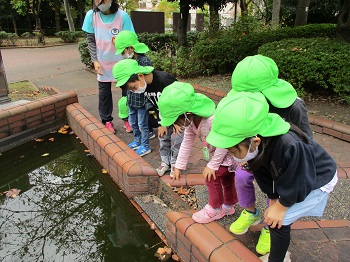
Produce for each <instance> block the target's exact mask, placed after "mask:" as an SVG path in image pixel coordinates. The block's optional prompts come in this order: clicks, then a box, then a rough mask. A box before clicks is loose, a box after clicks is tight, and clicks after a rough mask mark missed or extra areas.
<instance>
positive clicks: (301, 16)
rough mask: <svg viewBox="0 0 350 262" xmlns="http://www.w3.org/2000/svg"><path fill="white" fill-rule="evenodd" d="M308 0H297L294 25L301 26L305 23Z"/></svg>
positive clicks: (307, 12)
mask: <svg viewBox="0 0 350 262" xmlns="http://www.w3.org/2000/svg"><path fill="white" fill-rule="evenodd" d="M309 6H310V0H299V3H298V6H297V13H296V16H295V21H294V26H303V25H306V24H307V16H308V14H309Z"/></svg>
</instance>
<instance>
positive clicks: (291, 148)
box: [253, 131, 337, 207]
mask: <svg viewBox="0 0 350 262" xmlns="http://www.w3.org/2000/svg"><path fill="white" fill-rule="evenodd" d="M307 139H308V144H306V143H305V142H303V141H302V139H301V138H300V137H299V136H298V135H297V134H295V133H294V132H293V131H289V132H288V133H287V134H285V135H281V136H277V137H274V138H272V139H271V140H270V141H269V142H268V144H267V145H266V148H265V152H264V159H263V165H262V166H261V167H260V168H259V169H258V170H254V172H253V173H254V177H255V179H256V181H257V183H258V185H259V187H260V188H261V190H262V191H263V192H264V193H266V194H267V195H268V197H269V198H270V199H276V198H279V201H280V203H281V204H282V205H283V206H285V207H290V206H292V205H293V204H295V203H298V202H302V201H303V200H304V199H305V198H306V197H307V195H308V194H309V193H310V192H311V191H312V190H315V189H317V188H320V187H322V186H324V185H326V184H327V183H328V182H330V181H331V180H332V178H333V177H334V175H335V172H336V168H337V166H336V163H335V161H334V160H333V158H332V157H331V156H330V155H329V154H328V153H327V152H326V151H325V150H324V149H323V148H322V147H321V146H320V145H319V144H317V143H316V142H315V141H314V140H312V139H310V138H307Z"/></svg>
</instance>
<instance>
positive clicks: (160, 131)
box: [158, 126, 168, 137]
mask: <svg viewBox="0 0 350 262" xmlns="http://www.w3.org/2000/svg"><path fill="white" fill-rule="evenodd" d="M164 134H166V135H167V134H168V129H167V127H166V126H160V127H158V136H159V137H163V135H164Z"/></svg>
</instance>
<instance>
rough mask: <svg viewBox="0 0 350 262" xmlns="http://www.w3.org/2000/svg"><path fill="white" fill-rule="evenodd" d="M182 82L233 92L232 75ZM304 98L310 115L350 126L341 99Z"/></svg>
mask: <svg viewBox="0 0 350 262" xmlns="http://www.w3.org/2000/svg"><path fill="white" fill-rule="evenodd" d="M179 80H180V79H179ZM181 81H186V82H189V83H191V84H198V85H202V86H205V87H210V88H213V89H218V90H222V91H230V90H231V75H216V76H211V77H197V78H189V79H181ZM302 98H303V99H304V101H305V103H306V106H307V109H308V111H309V114H311V115H317V116H320V117H323V118H327V119H331V120H334V121H336V122H339V123H343V124H347V125H350V105H349V104H346V103H342V102H340V101H339V98H338V97H337V96H336V95H331V94H327V93H321V92H314V93H308V94H306V95H305V96H304V97H302Z"/></svg>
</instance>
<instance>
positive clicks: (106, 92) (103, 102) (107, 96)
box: [98, 82, 113, 124]
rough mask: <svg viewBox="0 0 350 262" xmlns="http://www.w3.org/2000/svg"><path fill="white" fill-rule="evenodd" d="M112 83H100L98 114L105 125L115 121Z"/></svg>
mask: <svg viewBox="0 0 350 262" xmlns="http://www.w3.org/2000/svg"><path fill="white" fill-rule="evenodd" d="M111 86H112V83H111V82H98V113H99V114H100V118H101V121H102V123H103V124H105V123H106V122H111V121H112V120H113V117H112V112H113V100H112V90H111Z"/></svg>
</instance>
